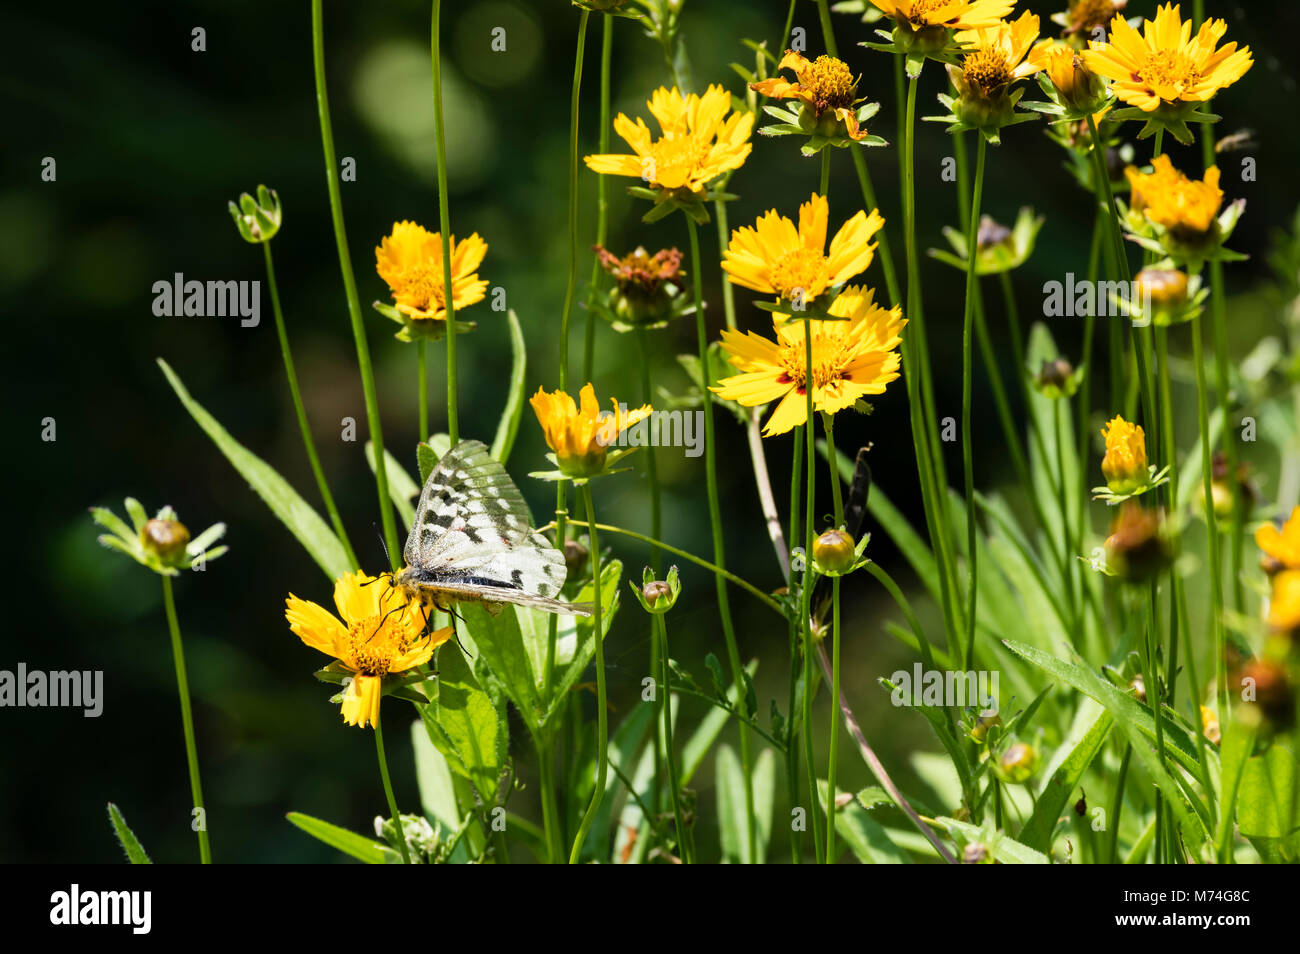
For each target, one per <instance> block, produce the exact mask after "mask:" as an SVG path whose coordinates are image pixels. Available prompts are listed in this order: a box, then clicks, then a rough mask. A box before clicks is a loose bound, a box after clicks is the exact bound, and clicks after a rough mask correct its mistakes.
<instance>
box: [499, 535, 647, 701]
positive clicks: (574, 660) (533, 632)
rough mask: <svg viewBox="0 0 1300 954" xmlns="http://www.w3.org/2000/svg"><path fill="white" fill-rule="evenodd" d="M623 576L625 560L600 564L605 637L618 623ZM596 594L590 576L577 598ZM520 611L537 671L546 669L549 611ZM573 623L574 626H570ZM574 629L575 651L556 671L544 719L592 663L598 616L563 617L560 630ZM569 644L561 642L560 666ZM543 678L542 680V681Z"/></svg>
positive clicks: (587, 598) (587, 600)
mask: <svg viewBox="0 0 1300 954" xmlns="http://www.w3.org/2000/svg"><path fill="white" fill-rule="evenodd" d="M622 578H623V563H622V561H621V560H610V561H609V562H607V563H602V564H601V567H600V607H601V613H600V626H601V630H602V632H601V639H604V638H606V637H607V636H608V635H609V628H610V626H612V625H613V623H614V617H615V616H616V615H618V608H619V601H620V597H619V592H618V587H619V583H620V581H621V580H622ZM595 595H596V588H595V586H594V585H593V583H592V581H591V580H587V581H586V582H585V583H584V584H583V585H582V589H580V590H578V592H577V594H576V596H575V597H574V598H575V600H576V601H577V602H579V603H590V602H592V600H593V598H594V597H595ZM516 612H517V613H518V614H519V617H520V620H521V623H525V622H526V623H527V625H523V626H522V627H521V632H522V633H523V635H524V639H525V641H526V642H527V645H528V649H529V655H530V656H531V657H533V658H535V659H538V660H539V662H538V664H537V668H536V669H535V670H534V672H537V673H540V672H541V671H542V668H543V665H544V660H545V658H546V656H545V653H546V638H547V636H546V633H547V630H546V626H547V621H546V616H547V614H545V613H541V612H538V611H537V610H526V609H524V608H522V607H518V608H517V609H516ZM569 627H571V629H570V628H569ZM568 632H572V634H573V636H572V654H571V657H570V658H569V661H568V664H567V665H564V666H563V668H561V669H560V670H559V672H558V673H557V674H556V678H555V681H554V683H553V684H552V686H551V697H550V699H548V700H545V701H546V715H545V718H544V719H543V722H549V721H550V720H551V719H552V718H553V717H554V716H555V714H556V713H557V712H559V711H560V710H561V709H562V708H563V706H564V699H565V696H567V695H568V692H569V690H570V689H571V688H572V687H573V684H574V683H576V682H577V681H578V679H579V677H580V676H581V675H582V674H583V672H585V671H586V669H587V666H588V665H590V664H591V658H592V657H593V656H594V655H595V654H596V639H595V632H596V619H595V617H594V616H577V617H570V618H568V619H563V618H562V619H561V620H560V633H561V634H565V633H568ZM566 648H567V646H563V645H562V646H560V647H557V649H556V659H557V663H556V665H557V667H558V666H559V665H560V663H559V661H558V660H560V659H563V658H565V657H566V655H568V654H567V653H565V652H562V651H561V650H562V649H566ZM540 681H541V680H540V678H539V679H538V683H539V685H540Z"/></svg>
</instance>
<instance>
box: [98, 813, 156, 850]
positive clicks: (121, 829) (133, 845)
mask: <svg viewBox="0 0 1300 954" xmlns="http://www.w3.org/2000/svg"><path fill="white" fill-rule="evenodd" d="M108 820H109V821H110V822H111V823H112V825H113V833H114V834H116V835H117V843H118V844H119V845H121V846H122V850H123V851H125V852H126V857H127V860H128V861H130V862H131V864H133V865H151V864H153V862H152V861H151V860H150V859H149V856H148V855H147V854H146V853H145V850H144V849H143V848H142V847H140V839H138V838H136V837H135V832H133V831H132V830H131V828H130V826H129V825H127V823H126V819H125V818H123V817H122V812H121V811H119V810H118V807H117V806H116V805H114V804H113V803H112V802H109V803H108Z"/></svg>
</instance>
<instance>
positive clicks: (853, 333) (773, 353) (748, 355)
mask: <svg viewBox="0 0 1300 954" xmlns="http://www.w3.org/2000/svg"><path fill="white" fill-rule="evenodd" d="M828 312H829V313H830V314H831V315H835V316H837V317H839V318H843V319H847V320H843V321H829V320H816V319H811V320H804V321H791V320H789V318H788V317H787V316H785V315H774V316H773V328H774V330H775V332H776V340H775V341H770V340H768V339H767V338H764V337H762V336H761V335H757V334H755V333H754V332H752V331H750V332H745V333H743V334H742V333H741V332H739V331H730V330H726V331H723V332H722V349H723V350H724V351H726V352H727V355H728V357H729V358H730V359H731V363H732V365H733V366H734V367H735V368H736V369H737V370H739V371H740V372H741V373H740V374H736V375H732V376H731V377H727V378H723V379H722V380H721V381H719V382H718V384H717V386H716V387H713V388H710V390H712V391H714V392H715V393H716V394H718V396H720V397H722V398H724V399H725V400H728V401H735V402H737V403H738V404H742V405H744V406H745V407H757V406H758V405H761V404H769V403H771V402H773V401H777V402H779V403H778V404H777V406H776V409H775V410H774V411H773V412H772V416H771V417H769V418H768V420H767V424H766V425H765V426H764V428H763V436H765V437H771V436H773V435H775V434H784V433H785V432H786V431H788V430H790V429H791V428H793V427H796V426H798V425H800V424H804V423H806V422H807V420H808V397H807V391H806V390H805V382H806V381H807V378H808V375H807V354H806V350H805V343H804V335H805V334H806V333H807V331H806V329H807V328H808V326H809V325H811V326H812V370H813V408H814V409H815V410H819V411H825V412H826V413H828V414H835V413H837V412H838V411H843V410H844V409H846V408H849V407H852V406H853V405H854V404H855V403H856V402H857V401H858V400H859V399H861V398H863V397H865V396H867V395H869V394H883V393H884V391H885V385H887V384H888V383H889V382H890V381H893V380H894V379H895V378H897V377H898V369H899V364H900V362H899V357H898V351H897V348H898V345H899V342H900V341H901V340H902V339H901V333H902V330H903V326H904V325H906V324H907V322H906V321H905V320H904V319H903V317H902V315H901V313H900V311H899V309H898V308H897V307H894V308H892V309H889V310H886V309H884V308H881V307H880V306H879V305H877V304H876V303H875V293H874V291H872V290H871V289H869V288H865V287H862V286H854V285H850V286H847V287H846V288H845V289H844V290H843V291H841V292H840V293H839V295H837V296H836V298H835V300H834V301H833V302H831V306H830V308H829V309H828Z"/></svg>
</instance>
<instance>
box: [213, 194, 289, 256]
mask: <svg viewBox="0 0 1300 954" xmlns="http://www.w3.org/2000/svg"><path fill="white" fill-rule="evenodd" d="M226 207H227V208H228V209H229V210H230V217H231V218H232V219H234V221H235V228H237V229H239V234H240V236H241V237H242V238H243V240H244V241H245V242H250V243H252V244H254V245H258V244H260V243H262V242H269V241H270V240H271V239H272V238H274V237H275V233H276V232H278V231H280V220H281V210H280V197H279V195H277V194H276V191H275V190H274V189H268V188H267V187H266V186H264V185H260V186H258V187H257V198H256V199H254V198H253V197H252V196H251V195H249V194H248V193H247V192H245V193H243V194H242V195H241V196H240V197H239V205H235V203H233V202H229V203H227V205H226Z"/></svg>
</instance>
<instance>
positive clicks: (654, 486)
mask: <svg viewBox="0 0 1300 954" xmlns="http://www.w3.org/2000/svg"><path fill="white" fill-rule="evenodd" d="M605 19H606V20H611V19H613V18H612V17H606V18H605ZM601 178H602V179H603V178H604V177H603V176H602V177H601ZM647 338H648V336H647V334H646V330H645V329H644V328H638V329H637V341H638V343H639V344H640V346H641V362H640V363H641V400H643V401H644V402H645V403H646V404H649V403H650V399H651V395H652V391H651V385H650V352H649V347H648V341H647ZM647 426H649V425H647ZM646 443H647V446H646V448H645V471H646V480H647V481H648V482H649V484H650V536H652V537H654V538H655V539H658V538H659V536H660V526H661V519H662V518H661V515H660V499H659V471H658V468H657V467H656V465H655V449H654V442H653V441H647V442H646ZM662 564H663V560H662V557H661V555H660V551H659V548H658V547H654V548H652V549H651V550H650V569H651V572H652V573H654V576H655V579H659V571H660V569H661V567H662ZM663 648H664V646H663V645H661V644H660V641H659V640H657V639H655V638H654V631H653V627H652V629H651V639H650V672H652V673H653V672H657V671H658V669H659V665H658V654H659V652H660V651H661V650H662V649H663ZM655 736H656V738H655V749H654V797H653V798H652V799H651V801H652V802H654V806H655V809H656V810H658V808H659V794H660V792H662V791H663V758H662V757H661V756H660V751H661V749H662V745H661V744H660V743H661V741H662V740H661V739H659V738H658V736H659V730H658V728H657V726H656V729H655Z"/></svg>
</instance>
